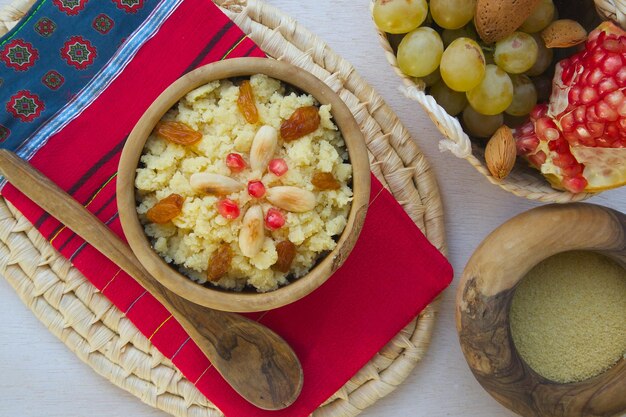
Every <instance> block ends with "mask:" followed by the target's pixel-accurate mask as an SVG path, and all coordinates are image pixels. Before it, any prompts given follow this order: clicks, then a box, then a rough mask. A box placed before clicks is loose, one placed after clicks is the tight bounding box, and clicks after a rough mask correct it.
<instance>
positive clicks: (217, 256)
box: [207, 243, 233, 281]
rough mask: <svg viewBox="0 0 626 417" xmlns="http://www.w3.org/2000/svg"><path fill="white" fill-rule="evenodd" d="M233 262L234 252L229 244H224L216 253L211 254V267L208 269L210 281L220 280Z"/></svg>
mask: <svg viewBox="0 0 626 417" xmlns="http://www.w3.org/2000/svg"><path fill="white" fill-rule="evenodd" d="M232 260H233V250H232V249H231V248H230V245H229V244H228V243H222V244H221V245H220V247H219V248H217V250H216V251H215V252H213V253H212V254H211V258H210V259H209V267H208V268H207V279H208V280H209V281H217V280H219V279H220V278H221V277H222V276H223V275H224V274H225V273H226V272H228V268H230V263H231V261H232Z"/></svg>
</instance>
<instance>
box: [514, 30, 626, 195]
mask: <svg viewBox="0 0 626 417" xmlns="http://www.w3.org/2000/svg"><path fill="white" fill-rule="evenodd" d="M625 89H626V32H625V31H623V30H622V29H621V28H619V27H618V26H616V25H615V24H613V23H611V22H603V23H602V24H600V25H599V26H598V27H597V28H596V29H595V30H594V31H592V32H591V33H590V34H589V38H588V39H587V42H586V43H585V48H584V50H582V51H581V52H578V53H576V54H575V55H572V56H570V57H569V58H566V59H564V60H562V61H560V62H559V63H558V64H557V65H556V69H555V74H554V79H553V81H552V94H551V96H550V103H549V104H547V105H546V104H539V105H537V106H536V107H535V108H534V109H533V111H532V112H531V113H530V121H529V122H527V123H526V124H524V125H522V126H520V127H518V128H517V129H515V131H514V135H515V138H516V143H517V152H518V155H521V156H523V157H525V158H526V159H527V160H528V161H529V163H530V164H531V165H532V166H534V167H535V168H538V169H539V170H541V173H542V174H543V175H544V176H546V178H547V179H548V181H550V183H551V184H552V186H553V187H555V188H559V189H566V190H568V191H570V192H572V193H580V192H583V191H586V192H597V191H601V190H606V189H609V188H615V187H619V186H621V185H624V184H626V92H625Z"/></svg>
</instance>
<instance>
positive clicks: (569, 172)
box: [561, 164, 583, 177]
mask: <svg viewBox="0 0 626 417" xmlns="http://www.w3.org/2000/svg"><path fill="white" fill-rule="evenodd" d="M561 169H562V170H563V175H565V176H566V177H576V176H578V175H580V174H582V173H583V165H582V164H572V165H569V166H566V167H563V168H561Z"/></svg>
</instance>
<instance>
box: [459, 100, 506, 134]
mask: <svg viewBox="0 0 626 417" xmlns="http://www.w3.org/2000/svg"><path fill="white" fill-rule="evenodd" d="M462 119H463V125H464V126H465V130H467V133H469V134H470V135H472V136H476V137H479V138H489V137H491V135H493V134H494V132H495V131H496V130H498V128H499V127H500V126H502V124H503V123H504V116H503V115H502V113H498V114H494V115H492V116H486V115H484V114H480V113H478V112H477V111H476V110H474V109H473V108H472V106H467V107H466V108H465V110H463V116H462Z"/></svg>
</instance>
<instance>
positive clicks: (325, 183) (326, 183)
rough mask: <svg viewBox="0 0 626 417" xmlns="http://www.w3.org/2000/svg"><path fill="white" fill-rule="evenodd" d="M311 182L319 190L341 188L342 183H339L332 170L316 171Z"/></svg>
mask: <svg viewBox="0 0 626 417" xmlns="http://www.w3.org/2000/svg"><path fill="white" fill-rule="evenodd" d="M311 184H313V185H314V186H315V188H317V189H318V190H338V189H339V188H341V184H339V181H337V179H336V178H335V177H334V176H333V174H332V172H316V173H315V174H313V178H311Z"/></svg>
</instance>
